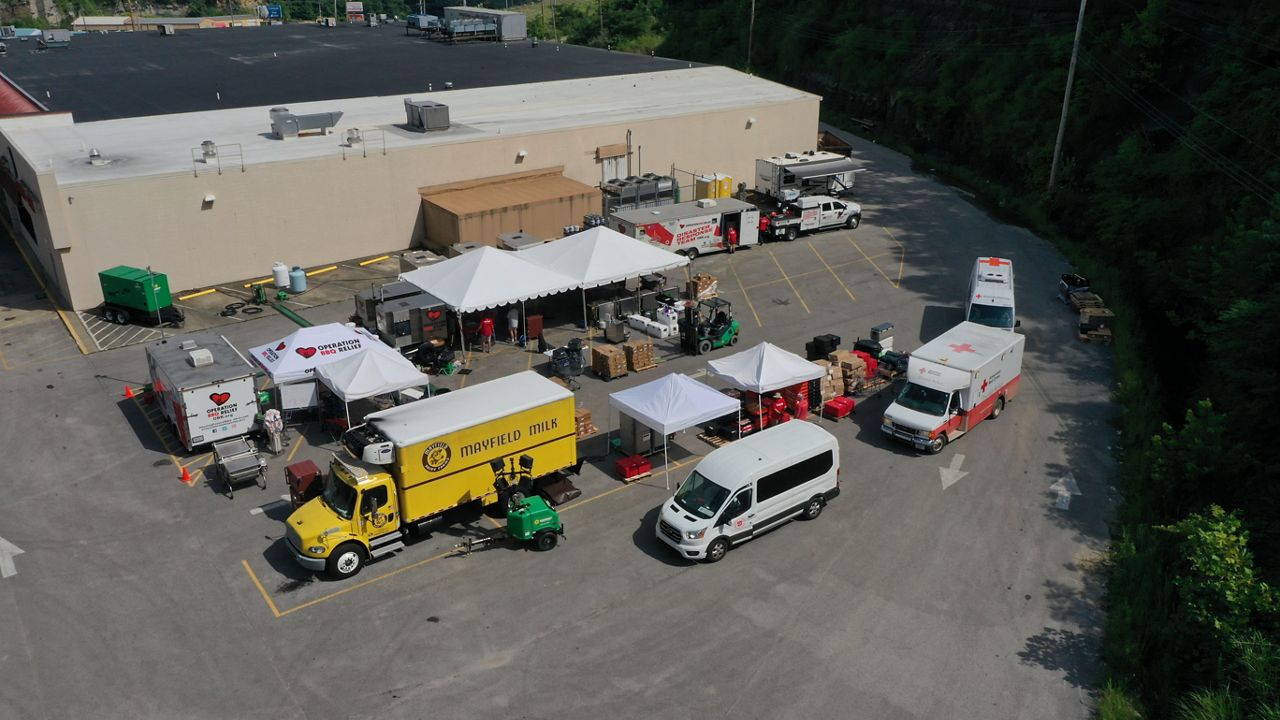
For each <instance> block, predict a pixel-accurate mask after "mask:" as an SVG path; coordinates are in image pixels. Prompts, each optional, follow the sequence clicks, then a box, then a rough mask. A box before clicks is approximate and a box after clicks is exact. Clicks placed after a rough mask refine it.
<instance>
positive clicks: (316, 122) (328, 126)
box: [267, 107, 342, 140]
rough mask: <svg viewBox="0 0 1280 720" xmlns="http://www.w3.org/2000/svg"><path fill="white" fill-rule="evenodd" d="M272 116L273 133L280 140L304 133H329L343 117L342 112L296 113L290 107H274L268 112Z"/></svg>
mask: <svg viewBox="0 0 1280 720" xmlns="http://www.w3.org/2000/svg"><path fill="white" fill-rule="evenodd" d="M267 115H268V117H270V118H271V134H272V135H275V137H276V139H278V140H286V139H288V138H293V137H298V136H299V135H301V134H303V133H308V132H317V133H320V134H321V135H328V134H329V131H331V130H333V126H335V125H337V124H338V121H339V120H341V119H342V113H341V112H325V113H311V114H309V115H294V114H293V113H291V112H289V108H285V107H274V108H271V110H270V111H269V112H268V113H267Z"/></svg>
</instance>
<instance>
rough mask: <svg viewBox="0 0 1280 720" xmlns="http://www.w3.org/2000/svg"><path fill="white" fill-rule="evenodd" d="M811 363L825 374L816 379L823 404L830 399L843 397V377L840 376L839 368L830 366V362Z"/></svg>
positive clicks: (817, 361) (815, 361)
mask: <svg viewBox="0 0 1280 720" xmlns="http://www.w3.org/2000/svg"><path fill="white" fill-rule="evenodd" d="M813 362H814V364H816V365H819V366H821V367H822V368H823V369H824V370H825V371H826V374H825V375H823V376H822V377H821V378H819V379H818V383H819V386H820V387H819V390H820V392H821V393H822V402H824V403H825V402H826V401H828V400H830V399H831V398H837V397H840V396H841V395H844V391H845V388H844V375H842V374H841V370H840V366H839V365H835V364H832V362H831V361H830V360H814V361H813Z"/></svg>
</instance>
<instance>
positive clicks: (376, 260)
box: [356, 255, 391, 267]
mask: <svg viewBox="0 0 1280 720" xmlns="http://www.w3.org/2000/svg"><path fill="white" fill-rule="evenodd" d="M389 257H391V256H390V255H382V256H380V257H376V258H373V259H372V260H363V261H361V262H358V263H356V264H357V265H359V266H360V267H364V266H365V265H372V264H374V263H376V262H382V261H383V260H386V259H387V258H389Z"/></svg>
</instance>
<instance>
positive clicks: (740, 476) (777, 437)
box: [657, 420, 840, 563]
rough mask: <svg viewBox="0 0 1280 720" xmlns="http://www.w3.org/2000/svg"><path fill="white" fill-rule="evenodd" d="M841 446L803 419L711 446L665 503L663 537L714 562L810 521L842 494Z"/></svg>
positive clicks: (694, 556) (661, 522) (660, 528)
mask: <svg viewBox="0 0 1280 720" xmlns="http://www.w3.org/2000/svg"><path fill="white" fill-rule="evenodd" d="M839 475H840V445H839V443H837V442H836V439H835V438H834V437H832V436H831V434H830V433H828V432H827V431H826V430H823V429H822V428H820V427H818V426H817V425H813V424H810V423H808V422H805V421H803V420H792V421H791V422H787V423H783V424H781V425H775V426H773V427H771V428H769V429H767V430H764V431H761V432H759V433H756V434H755V435H748V436H747V437H745V438H743V439H741V440H738V441H735V442H733V443H730V444H729V445H726V446H724V447H722V448H720V449H718V450H715V451H713V452H712V453H711V454H710V455H707V456H706V457H705V458H703V459H702V462H699V463H698V466H697V467H696V468H694V470H693V472H692V473H690V474H689V479H687V480H685V481H684V484H683V485H681V486H680V489H679V490H677V491H676V494H675V495H674V496H673V497H672V498H671V499H670V500H668V501H667V502H666V503H665V504H663V507H662V512H661V513H659V515H658V527H657V534H658V538H659V539H660V540H662V541H663V542H665V543H666V544H668V545H670V546H671V547H673V548H675V549H676V550H677V551H678V552H679V553H680V554H681V555H682V556H684V557H686V558H690V559H694V560H706V561H707V562H709V563H713V562H716V561H718V560H720V559H721V558H723V557H724V555H725V553H727V552H729V548H730V547H732V546H733V545H737V544H739V543H742V542H746V541H747V540H750V539H751V538H753V537H755V536H756V535H759V534H761V533H763V532H766V531H768V530H771V529H772V528H775V527H777V526H778V525H781V524H782V523H784V522H786V521H788V520H790V519H792V518H794V517H796V516H799V517H802V518H804V519H805V520H812V519H814V518H816V517H818V515H819V514H821V513H822V508H823V506H825V505H826V504H827V501H829V500H831V499H832V498H834V497H835V496H837V495H839V494H840V480H839Z"/></svg>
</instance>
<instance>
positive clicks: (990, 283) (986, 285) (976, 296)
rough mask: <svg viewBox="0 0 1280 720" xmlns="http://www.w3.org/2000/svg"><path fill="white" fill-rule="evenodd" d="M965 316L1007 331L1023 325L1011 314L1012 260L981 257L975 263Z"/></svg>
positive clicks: (970, 320)
mask: <svg viewBox="0 0 1280 720" xmlns="http://www.w3.org/2000/svg"><path fill="white" fill-rule="evenodd" d="M964 319H965V320H968V321H969V322H975V323H978V324H979V325H987V326H988V327H993V328H1000V329H1001V330H1010V331H1012V330H1013V329H1014V328H1016V327H1019V326H1021V325H1022V323H1021V322H1020V321H1019V320H1018V319H1017V317H1016V316H1015V315H1014V304H1013V262H1012V261H1009V260H1006V259H1004V258H998V257H980V258H978V259H977V261H975V262H974V264H973V274H972V275H970V276H969V294H968V296H967V299H966V300H965V306H964Z"/></svg>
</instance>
